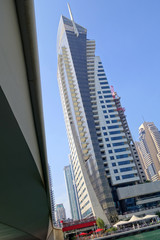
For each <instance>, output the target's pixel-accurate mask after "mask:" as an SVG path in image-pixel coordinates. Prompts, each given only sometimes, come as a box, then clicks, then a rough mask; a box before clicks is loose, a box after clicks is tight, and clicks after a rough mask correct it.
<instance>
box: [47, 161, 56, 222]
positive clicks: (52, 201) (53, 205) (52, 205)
mask: <svg viewBox="0 0 160 240" xmlns="http://www.w3.org/2000/svg"><path fill="white" fill-rule="evenodd" d="M48 170H49V187H50V198H51V212H52V221H53V224H54V225H55V224H56V218H55V198H54V190H53V185H52V175H51V167H50V165H48Z"/></svg>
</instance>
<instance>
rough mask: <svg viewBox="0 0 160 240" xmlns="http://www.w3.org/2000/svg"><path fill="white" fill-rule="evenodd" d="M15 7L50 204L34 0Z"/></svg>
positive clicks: (17, 2) (22, 0) (19, 0)
mask: <svg viewBox="0 0 160 240" xmlns="http://www.w3.org/2000/svg"><path fill="white" fill-rule="evenodd" d="M15 7H16V11H17V17H18V22H19V28H20V33H21V40H22V45H23V51H24V57H25V63H26V71H27V79H28V86H29V91H30V98H31V104H32V111H33V118H34V124H35V129H36V135H37V141H38V145H39V151H40V157H41V163H42V171H43V177H44V184H45V188H46V191H47V196H48V203H49V206H50V205H51V204H50V193H49V173H48V162H47V152H46V143H45V130H44V121H43V119H44V118H43V107H42V98H41V96H42V94H41V80H40V69H39V57H38V47H37V36H36V23H35V14H34V2H33V0H15Z"/></svg>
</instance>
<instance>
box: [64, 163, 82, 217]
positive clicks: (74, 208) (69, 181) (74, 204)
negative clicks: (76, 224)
mask: <svg viewBox="0 0 160 240" xmlns="http://www.w3.org/2000/svg"><path fill="white" fill-rule="evenodd" d="M64 174H65V181H66V187H67V193H68V198H69V204H70V209H71V215H72V219H73V220H79V219H80V211H79V202H78V198H77V192H76V188H75V186H74V181H73V176H72V171H71V166H70V165H69V166H65V167H64Z"/></svg>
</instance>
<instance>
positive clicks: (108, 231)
mask: <svg viewBox="0 0 160 240" xmlns="http://www.w3.org/2000/svg"><path fill="white" fill-rule="evenodd" d="M115 231H117V228H116V227H111V228H108V229H107V230H106V233H110V232H115Z"/></svg>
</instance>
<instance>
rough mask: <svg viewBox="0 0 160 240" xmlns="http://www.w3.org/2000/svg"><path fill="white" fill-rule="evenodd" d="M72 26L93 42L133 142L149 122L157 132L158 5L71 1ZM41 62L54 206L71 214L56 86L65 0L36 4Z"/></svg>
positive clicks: (141, 0)
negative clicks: (118, 101)
mask: <svg viewBox="0 0 160 240" xmlns="http://www.w3.org/2000/svg"><path fill="white" fill-rule="evenodd" d="M69 3H70V6H71V9H72V12H73V16H74V19H75V22H77V23H78V24H80V25H81V26H83V27H85V28H87V30H88V38H89V39H94V40H95V41H96V55H97V56H100V57H101V60H102V63H103V65H104V69H105V72H106V75H107V78H108V81H109V83H110V85H113V86H114V89H115V91H117V93H118V95H119V96H120V97H121V102H122V105H123V107H125V109H126V111H125V113H126V115H127V120H128V123H129V126H130V129H131V132H132V135H133V137H134V139H135V140H138V128H139V126H140V124H141V123H142V122H143V119H144V120H145V121H153V122H154V123H155V125H156V126H157V127H158V128H159V129H160V112H159V105H160V27H159V24H160V14H159V11H160V1H159V0H154V1H153V0H99V1H96V0H81V1H78V0H69ZM35 12H36V25H37V37H38V48H39V61H40V71H41V83H42V96H43V108H44V119H45V130H46V142H47V152H48V160H49V163H50V165H51V170H52V178H53V187H54V191H55V200H56V203H64V206H65V208H66V210H67V216H68V217H69V216H70V213H69V204H68V199H67V194H66V189H65V181H64V173H63V168H64V166H65V165H68V163H69V160H68V154H69V148H68V140H67V136H66V130H65V124H64V118H63V113H62V107H61V102H60V95H59V89H58V84H57V53H56V41H57V29H58V24H59V20H60V16H61V15H64V16H66V17H68V18H69V12H68V9H67V1H65V0H46V1H44V0H35Z"/></svg>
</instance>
